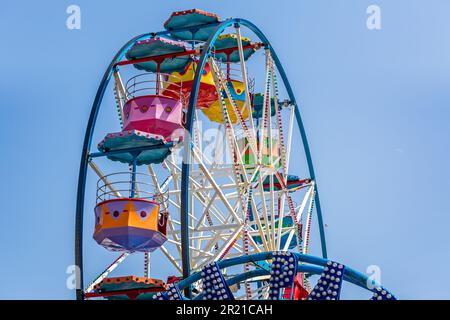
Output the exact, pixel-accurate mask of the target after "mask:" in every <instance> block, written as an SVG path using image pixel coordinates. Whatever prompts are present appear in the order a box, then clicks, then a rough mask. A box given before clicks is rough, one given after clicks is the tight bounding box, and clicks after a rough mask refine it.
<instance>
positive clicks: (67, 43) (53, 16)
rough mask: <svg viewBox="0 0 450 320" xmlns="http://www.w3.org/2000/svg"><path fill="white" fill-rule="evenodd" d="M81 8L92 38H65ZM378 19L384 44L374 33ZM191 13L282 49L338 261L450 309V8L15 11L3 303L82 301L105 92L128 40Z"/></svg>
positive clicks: (4, 173) (5, 81)
mask: <svg viewBox="0 0 450 320" xmlns="http://www.w3.org/2000/svg"><path fill="white" fill-rule="evenodd" d="M70 4H77V5H79V6H80V7H81V12H82V17H81V19H82V28H81V30H75V31H70V30H68V29H67V28H66V25H65V21H66V17H67V15H66V12H65V11H66V8H67V6H68V5H70ZM370 4H377V5H379V6H380V7H381V10H382V30H380V31H369V30H368V29H367V28H366V12H365V11H366V8H367V6H368V5H370ZM194 7H195V8H201V9H204V10H209V11H213V12H216V13H218V14H220V16H221V17H224V18H226V17H243V18H247V19H249V20H251V21H253V22H254V23H255V24H256V25H257V26H259V27H260V28H261V29H262V30H263V31H264V32H265V33H266V34H267V36H268V37H269V39H271V42H272V44H273V45H274V47H275V48H276V50H277V52H278V55H279V57H280V59H281V60H282V63H283V64H284V66H285V68H286V70H287V74H288V76H289V78H290V81H291V84H292V86H293V88H294V90H295V92H296V95H297V99H298V100H299V102H300V104H301V108H302V109H301V111H302V114H303V117H304V122H305V126H306V129H307V134H308V137H309V141H310V143H311V149H312V153H313V157H314V165H315V169H316V173H317V177H318V182H319V185H320V190H321V200H322V206H323V211H324V218H325V222H326V224H327V225H328V227H327V229H326V232H327V237H328V245H329V253H330V257H331V258H332V259H335V260H338V261H341V262H343V263H345V264H348V265H350V266H352V267H353V268H355V269H358V270H360V271H363V272H364V271H365V270H366V267H367V266H369V265H372V264H376V265H379V266H380V267H381V270H382V282H383V284H385V285H386V287H388V288H390V289H391V290H392V291H393V292H394V293H395V294H397V295H398V296H399V297H400V298H403V299H431V298H440V299H443V298H447V299H448V298H450V293H449V290H448V287H449V286H450V280H449V278H448V277H446V276H445V274H446V273H447V272H448V265H449V263H450V250H449V239H448V227H449V225H450V215H449V212H450V197H449V191H450V166H449V163H450V148H449V147H450V146H449V141H450V126H449V124H448V122H449V120H450V21H449V15H450V2H448V1H446V0H432V1H425V0H420V1H419V0H396V1H387V0H371V1H366V0H339V1H336V0H328V1H326V0H302V1H298V0H296V1H282V0H279V1H261V0H258V1H234V0H228V1H222V0H214V1H213V0H208V1H206V0H205V1H187V0H183V1H181V0H179V1H162V0H160V1H132V0H130V1H125V2H124V1H85V0H83V1H81V0H77V1H75V0H74V1H62V0H61V1H57V2H56V1H39V2H30V1H22V0H18V1H14V2H5V3H4V4H2V9H1V11H0V35H1V37H0V38H1V41H2V43H3V45H2V51H1V53H0V70H1V72H0V74H1V77H0V97H1V110H2V113H3V121H2V126H1V130H2V137H3V139H2V140H1V149H2V156H1V157H0V177H1V179H0V189H1V190H0V194H1V197H2V206H3V208H2V214H1V216H2V223H0V254H1V258H0V260H1V262H0V274H1V276H2V282H1V286H0V298H3V299H5V298H11V299H18V298H27V299H36V298H38V299H48V298H53V299H71V298H73V297H74V292H72V291H69V290H68V289H66V284H65V282H66V276H67V275H66V273H65V271H66V267H67V266H68V265H70V264H73V260H74V257H73V241H74V234H73V233H74V232H73V230H74V213H75V196H76V187H77V175H78V166H79V161H80V151H81V147H82V140H83V135H84V130H85V128H86V122H87V118H88V114H89V110H90V107H91V104H92V101H93V98H94V95H95V92H96V89H97V86H98V84H99V81H100V79H101V77H102V74H103V72H104V70H105V68H106V66H107V65H108V63H109V62H110V60H111V58H112V57H113V55H114V54H115V52H116V51H117V50H118V48H119V47H120V46H121V45H122V44H123V43H125V42H126V41H127V40H128V39H130V38H131V37H132V36H134V35H137V34H141V33H144V32H148V31H157V30H160V29H162V23H163V22H164V21H165V19H166V18H167V17H168V16H169V14H170V13H171V12H172V11H175V10H181V9H190V8H194ZM345 185H347V187H344V186H345ZM86 214H87V217H88V218H91V212H87V213H86Z"/></svg>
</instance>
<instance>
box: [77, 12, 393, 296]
mask: <svg viewBox="0 0 450 320" xmlns="http://www.w3.org/2000/svg"><path fill="white" fill-rule="evenodd" d="M164 28H165V30H164V31H160V32H154V33H148V34H143V35H140V36H137V37H135V38H133V39H132V40H130V41H129V42H128V43H127V44H125V45H124V46H123V47H122V48H121V49H120V50H119V52H118V53H117V54H116V56H115V57H114V59H113V61H112V62H111V64H110V65H109V67H108V69H107V70H106V72H105V75H104V77H103V79H102V82H101V84H100V87H99V89H98V91H97V95H96V97H95V101H94V104H93V107H92V111H91V115H90V118H89V122H88V128H87V131H86V136H85V140H84V147H83V152H82V160H81V166H80V175H79V184H78V196H77V216H76V230H75V237H76V241H75V253H76V265H77V266H78V267H79V270H80V272H79V277H78V279H79V285H80V288H79V289H78V290H77V298H78V299H87V298H106V299H163V300H173V299H175V300H176V299H221V300H230V299H262V300H264V299H296V300H304V299H319V300H320V299H339V297H340V290H341V286H342V283H343V282H344V281H348V282H351V283H353V284H356V285H359V286H361V287H363V288H366V289H368V290H369V291H372V292H374V295H373V298H374V299H394V296H393V295H392V294H391V293H389V292H388V291H387V290H386V289H385V288H383V287H381V286H380V285H379V284H372V285H370V281H368V279H367V277H366V276H365V275H363V274H360V273H358V272H356V271H354V270H352V269H351V268H349V267H346V266H344V265H342V264H339V263H337V262H334V261H329V260H328V258H327V250H326V241H325V233H324V224H323V221H322V213H321V207H320V202H319V194H318V187H317V181H316V177H315V174H314V169H313V165H312V159H311V154H310V150H309V146H308V142H307V139H306V134H305V129H304V127H303V123H302V119H301V115H300V111H299V107H298V105H297V102H296V100H295V97H294V94H293V91H292V88H291V87H290V84H289V82H288V79H287V76H286V73H285V71H284V69H283V67H282V65H281V63H280V61H279V59H278V57H277V55H276V53H275V51H274V49H273V48H272V46H271V45H270V43H269V41H268V39H267V38H266V37H265V36H264V34H263V33H262V32H261V31H260V30H259V29H258V28H257V27H256V26H255V25H254V24H252V23H251V22H249V21H247V20H244V19H227V20H224V21H221V20H220V18H219V17H218V16H217V15H216V14H213V13H209V12H205V11H201V10H197V9H193V10H185V11H180V12H174V13H172V15H171V16H170V17H169V19H168V20H167V21H166V22H165V23H164ZM243 32H245V33H249V34H251V36H248V35H247V34H245V36H244V35H243ZM252 37H253V39H252ZM255 39H256V40H257V41H255ZM111 79H112V80H113V81H112V83H111V85H110V87H111V91H110V92H109V93H110V94H112V95H113V96H114V99H115V104H116V105H115V107H114V108H112V107H111V106H110V105H109V106H104V107H106V108H107V109H106V111H105V112H107V113H108V114H113V113H114V114H115V115H116V116H115V117H116V118H117V120H116V124H115V126H116V128H117V130H115V129H112V128H110V127H105V128H101V127H98V126H97V125H96V124H97V122H98V121H97V118H98V115H99V114H100V112H99V111H100V106H101V105H102V100H103V96H104V94H105V93H108V91H107V89H108V88H110V87H109V86H108V83H109V82H110V80H111ZM105 122H107V121H105ZM107 123H108V122H107ZM95 135H101V136H102V137H103V138H102V139H100V140H99V141H97V142H98V144H97V145H96V150H95V147H93V146H92V143H93V140H94V137H95ZM102 161H103V166H102V165H101V163H102ZM89 168H90V169H92V170H89ZM92 174H93V175H94V176H97V179H98V180H97V183H96V191H94V186H89V185H88V183H87V182H88V181H89V179H88V178H89V175H92ZM86 190H88V192H91V190H92V193H91V194H92V198H94V200H93V201H91V202H90V201H87V200H86V199H85V198H86V194H87V192H86ZM94 194H95V197H94V196H93V195H94ZM94 202H95V203H94ZM92 208H94V219H93V220H94V221H93V222H92V223H93V225H94V233H93V240H92V238H90V239H88V238H87V237H86V239H85V237H84V235H83V229H84V227H85V223H84V220H86V219H84V211H85V209H87V210H92ZM87 219H91V217H90V216H87ZM313 222H314V224H313ZM314 225H315V226H316V228H313V226H314ZM313 229H314V230H313ZM314 234H316V235H317V236H316V237H312V235H314ZM313 239H316V240H317V242H318V243H317V245H316V246H314V248H320V250H321V252H320V255H321V257H320V258H319V257H315V256H312V255H310V254H309V253H310V251H311V248H312V246H311V243H312V242H313ZM86 241H91V242H95V243H96V244H98V245H99V246H100V248H101V247H103V248H105V249H107V250H108V251H109V252H110V256H111V257H112V258H111V261H109V262H106V263H105V265H106V268H104V269H102V270H99V271H98V276H96V277H94V278H93V279H90V281H88V282H86V283H85V281H84V268H83V267H84V265H85V264H88V263H89V262H90V259H85V261H83V257H84V254H83V247H84V243H85V242H86ZM155 254H158V258H157V259H158V261H156V263H155V259H154V258H152V257H153V256H154V255H155ZM137 255H140V256H142V257H143V259H142V262H143V263H142V268H141V269H140V270H136V273H135V274H133V275H127V276H113V274H114V273H115V272H116V271H117V270H119V269H118V267H119V266H120V265H122V264H125V263H126V261H127V259H129V258H128V257H130V256H137ZM153 265H156V266H159V268H161V267H160V266H165V267H164V269H166V270H167V272H165V273H166V274H165V275H166V280H160V279H155V278H153V277H151V273H152V270H154V267H153ZM116 269H117V270H116ZM166 270H159V271H160V272H159V274H161V273H164V271H166ZM315 275H319V276H320V278H319V279H318V280H317V282H316V284H314V283H313V280H315Z"/></svg>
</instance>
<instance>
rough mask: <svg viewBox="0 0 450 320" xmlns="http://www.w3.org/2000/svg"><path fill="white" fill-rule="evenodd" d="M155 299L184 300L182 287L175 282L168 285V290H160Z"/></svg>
mask: <svg viewBox="0 0 450 320" xmlns="http://www.w3.org/2000/svg"><path fill="white" fill-rule="evenodd" d="M153 299H155V300H183V296H182V294H181V292H180V289H179V288H178V286H176V285H175V284H173V283H171V284H169V285H168V286H167V291H166V292H158V293H157V294H155V295H154V296H153Z"/></svg>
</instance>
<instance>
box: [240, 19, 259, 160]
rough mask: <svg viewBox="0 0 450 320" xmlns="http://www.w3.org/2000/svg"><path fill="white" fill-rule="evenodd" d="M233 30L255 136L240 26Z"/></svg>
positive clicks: (251, 127) (251, 128)
mask: <svg viewBox="0 0 450 320" xmlns="http://www.w3.org/2000/svg"><path fill="white" fill-rule="evenodd" d="M235 30H236V40H237V44H238V52H239V62H240V66H241V72H242V82H243V83H244V90H245V107H246V108H247V112H248V114H249V123H250V130H251V132H252V136H253V137H255V138H256V131H255V125H254V123H253V117H252V112H253V110H252V108H251V99H250V90H249V86H248V77H247V76H248V74H247V66H246V65H245V58H244V49H243V46H242V36H241V28H240V27H239V26H236V27H235ZM254 145H255V146H256V141H255V142H254ZM255 151H256V149H255Z"/></svg>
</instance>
